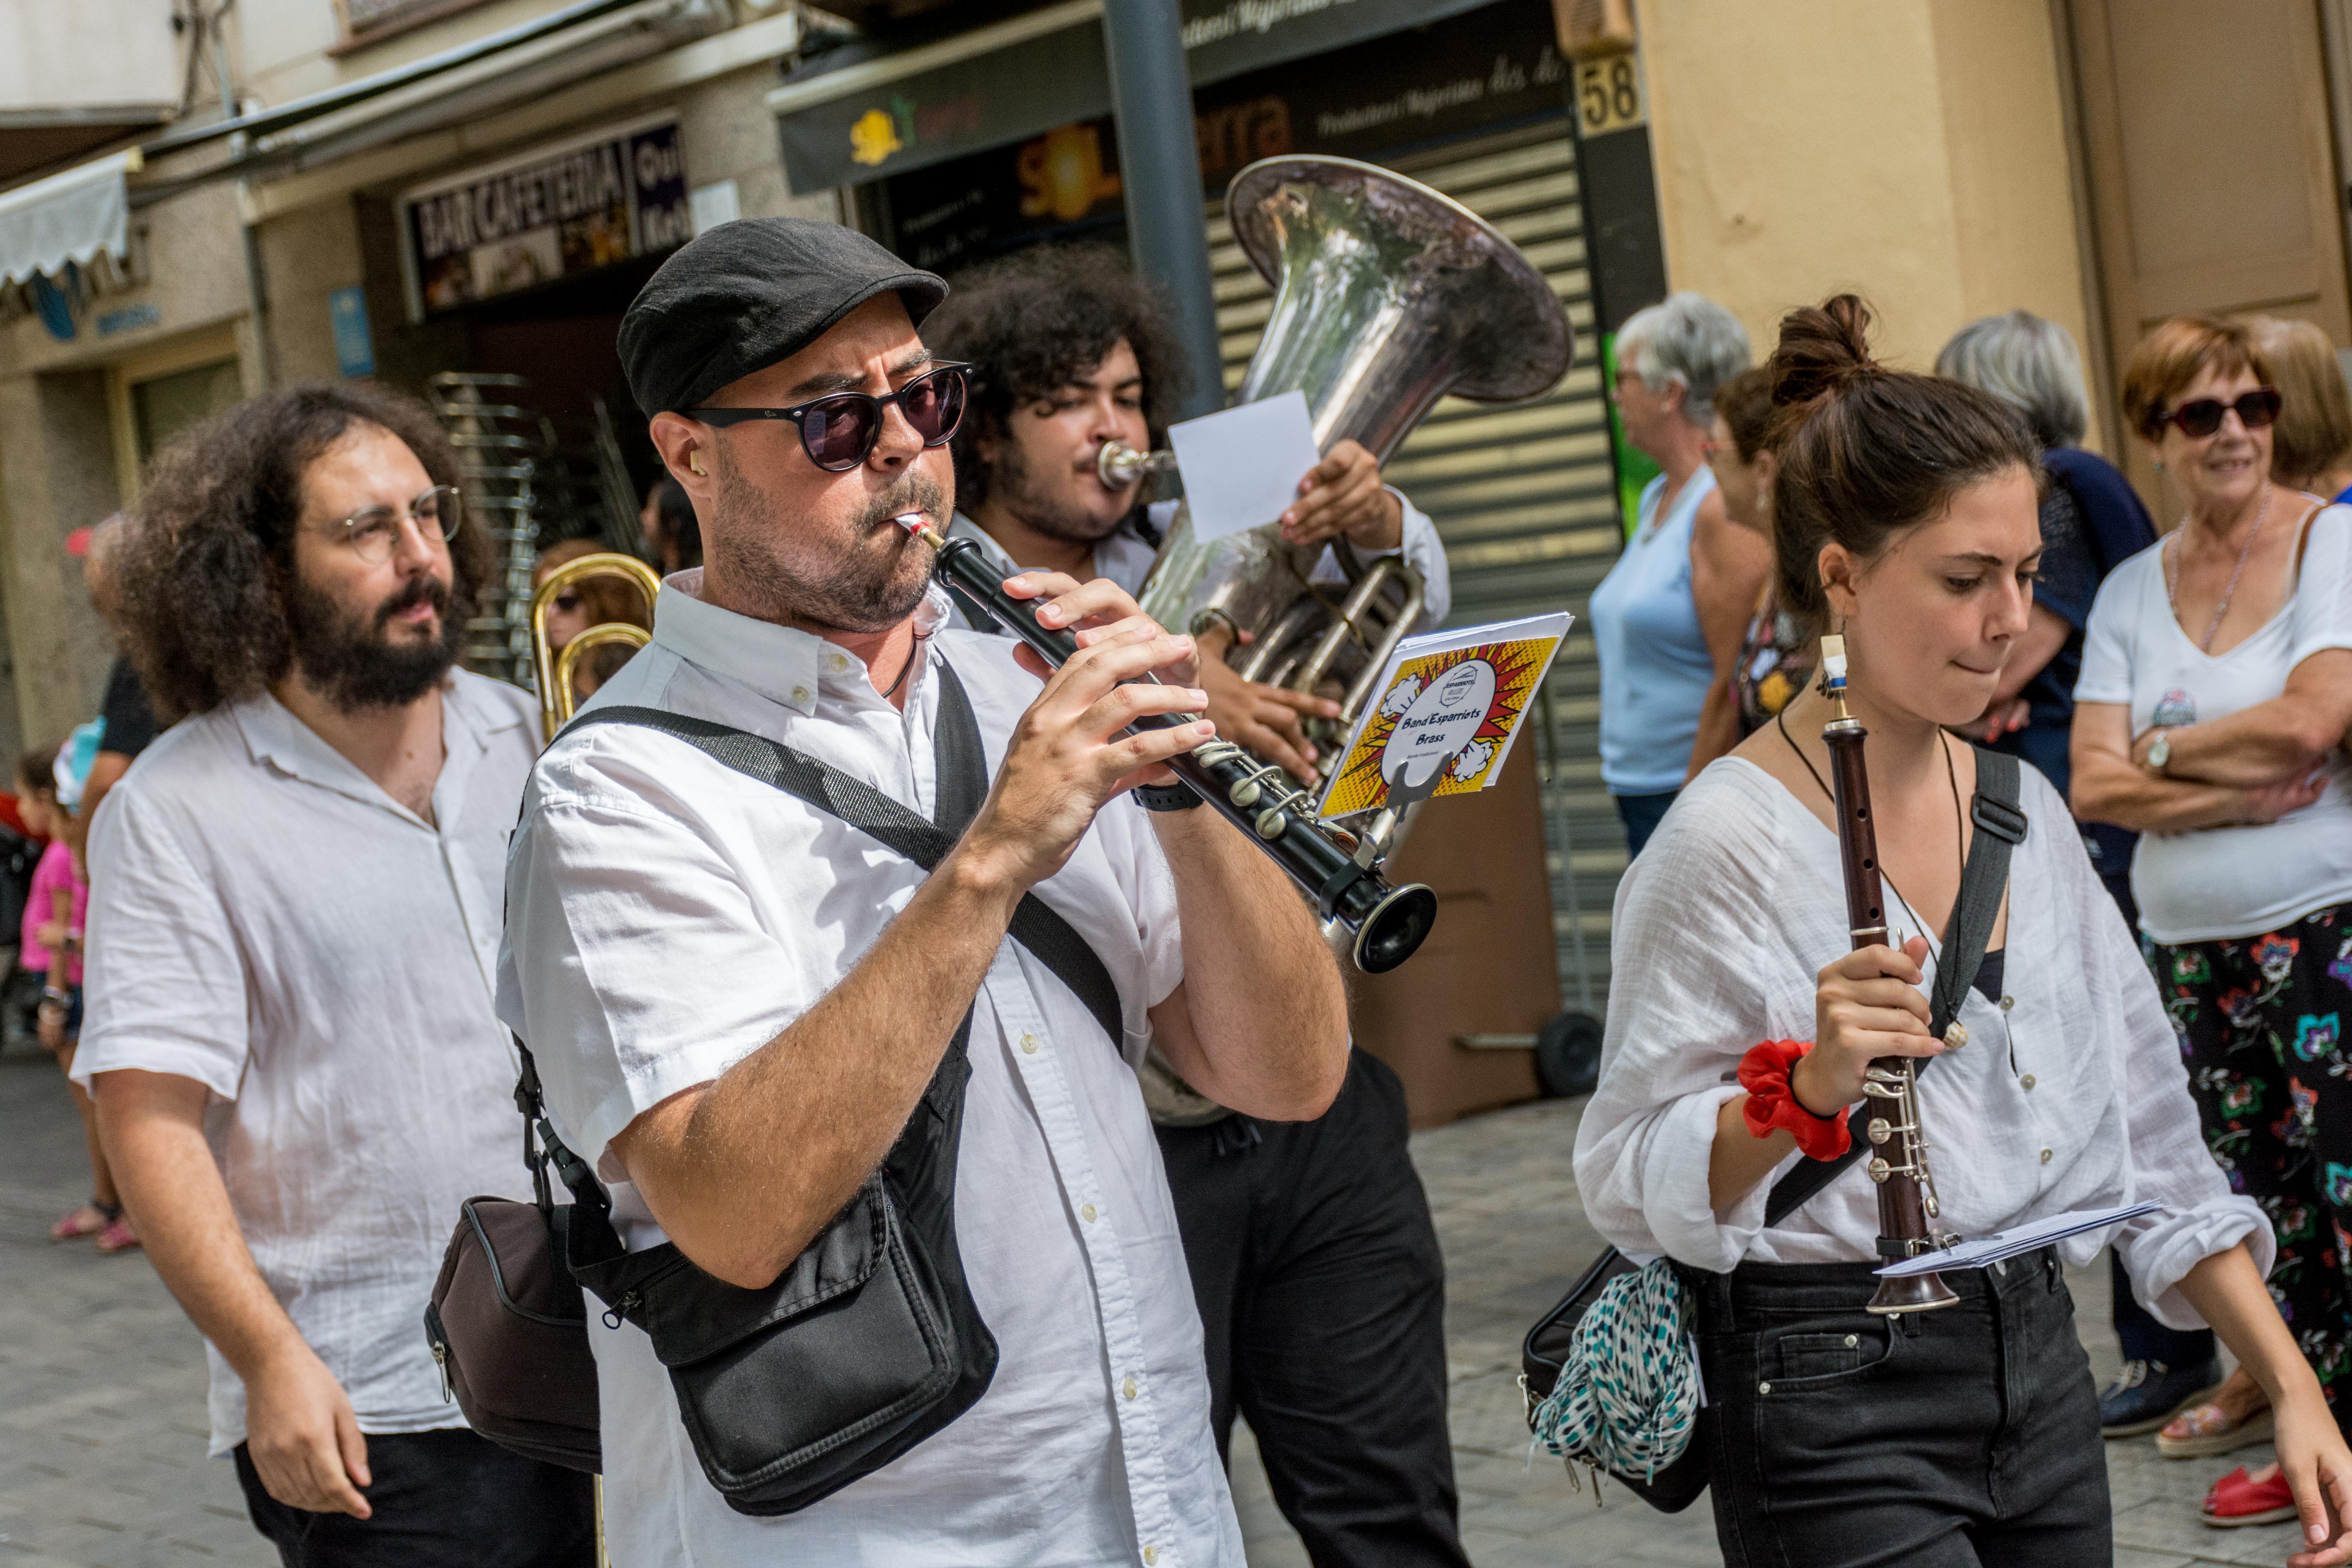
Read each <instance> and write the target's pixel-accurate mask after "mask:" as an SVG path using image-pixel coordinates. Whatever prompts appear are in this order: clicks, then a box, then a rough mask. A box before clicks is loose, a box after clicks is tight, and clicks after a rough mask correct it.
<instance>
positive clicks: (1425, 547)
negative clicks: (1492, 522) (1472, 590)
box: [948, 485, 1454, 631]
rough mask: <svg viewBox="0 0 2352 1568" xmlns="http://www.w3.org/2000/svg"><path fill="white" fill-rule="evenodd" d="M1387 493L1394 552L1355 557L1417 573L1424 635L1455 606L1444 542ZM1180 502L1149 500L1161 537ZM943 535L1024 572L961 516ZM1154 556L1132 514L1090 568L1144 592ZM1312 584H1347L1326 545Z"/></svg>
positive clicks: (958, 619) (1422, 516) (960, 618)
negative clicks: (1395, 563)
mask: <svg viewBox="0 0 2352 1568" xmlns="http://www.w3.org/2000/svg"><path fill="white" fill-rule="evenodd" d="M1386 489H1388V492H1389V494H1391V495H1392V496H1394V497H1396V499H1397V504H1399V505H1400V506H1402V507H1403V508H1404V536H1403V538H1402V539H1401V540H1400V541H1399V542H1398V543H1397V548H1396V549H1394V550H1377V551H1360V552H1358V553H1360V554H1362V555H1364V556H1365V557H1366V558H1367V559H1370V560H1378V559H1380V557H1381V556H1383V555H1402V556H1403V557H1404V559H1405V564H1406V565H1408V566H1411V567H1412V569H1413V570H1414V571H1416V572H1419V573H1420V574H1421V581H1422V591H1421V621H1420V624H1419V625H1417V626H1413V627H1412V628H1410V629H1412V630H1413V631H1425V630H1427V629H1428V628H1429V627H1431V626H1435V625H1437V624H1438V623H1439V622H1440V621H1443V620H1444V618H1445V613H1446V612H1447V611H1448V610H1451V609H1452V608H1453V607H1454V577H1453V574H1452V572H1451V570H1450V569H1449V568H1448V566H1447V564H1446V561H1445V542H1444V540H1442V539H1440V538H1438V536H1437V525H1436V524H1435V523H1433V522H1432V521H1429V514H1428V513H1427V512H1424V511H1423V510H1421V509H1420V508H1419V507H1417V506H1415V505H1413V504H1412V501H1410V500H1406V499H1405V494H1404V492H1403V491H1402V490H1401V489H1397V488H1396V487H1395V486H1393V485H1391V486H1388V487H1386ZM1181 504H1182V503H1181V502H1179V501H1172V500H1159V501H1153V502H1152V503H1151V505H1150V509H1149V510H1148V511H1147V512H1146V513H1145V515H1146V517H1147V518H1148V519H1149V520H1150V523H1151V526H1152V527H1153V528H1154V529H1156V530H1157V531H1159V532H1160V535H1161V536H1162V537H1163V538H1164V537H1166V535H1167V532H1168V530H1169V528H1170V527H1171V526H1172V525H1173V524H1174V522H1175V521H1176V509H1177V507H1178V506H1180V505H1181ZM948 532H949V533H950V534H952V535H953V536H954V537H956V538H958V539H969V540H971V542H973V543H975V544H978V545H979V546H980V547H981V549H982V551H983V552H986V553H987V555H988V558H989V559H990V560H991V561H993V562H995V563H997V564H998V565H999V566H1002V567H1003V568H1004V574H1005V575H1006V576H1008V577H1010V576H1012V575H1013V574H1014V573H1016V572H1019V571H1021V570H1023V568H1022V567H1020V566H1019V565H1018V564H1016V563H1014V562H1013V557H1012V556H1011V555H1010V554H1008V553H1007V552H1006V551H1005V549H1004V547H1003V545H1001V544H999V543H997V542H996V541H995V540H993V539H992V538H990V537H989V535H988V531H986V530H985V529H983V528H982V527H981V526H980V524H978V523H976V522H974V521H971V519H970V518H968V517H966V516H965V515H964V514H963V513H961V512H958V513H956V514H955V519H954V521H952V522H951V523H950V525H949V527H948ZM1159 557H1160V547H1159V546H1158V545H1156V544H1152V543H1150V542H1147V541H1146V540H1145V539H1144V537H1143V535H1142V534H1141V533H1139V532H1138V531H1136V527H1135V520H1134V518H1133V516H1132V515H1129V517H1126V518H1123V519H1121V520H1120V521H1119V525H1118V527H1117V528H1115V529H1113V530H1112V531H1110V532H1109V533H1108V534H1107V535H1105V536H1104V537H1103V538H1102V539H1099V540H1097V542H1095V570H1096V571H1097V572H1098V573H1100V574H1102V575H1103V576H1105V577H1108V578H1109V579H1110V580H1111V581H1112V582H1114V583H1116V584H1118V585H1119V586H1120V587H1122V588H1124V589H1126V590H1127V591H1128V592H1129V594H1138V593H1141V592H1142V591H1143V580H1144V578H1145V577H1147V576H1149V575H1150V573H1151V563H1152V562H1154V561H1156V560H1158V559H1159ZM1314 580H1315V581H1316V582H1318V583H1322V584H1340V583H1345V582H1346V581H1347V577H1346V575H1345V574H1343V573H1341V571H1340V570H1339V556H1338V554H1337V553H1336V552H1333V551H1332V549H1331V548H1330V547H1329V546H1328V545H1326V546H1325V547H1324V550H1323V553H1322V554H1321V555H1319V556H1318V557H1317V558H1316V561H1315V572H1314ZM952 613H953V615H954V617H955V624H956V625H957V626H969V625H970V624H971V623H970V622H969V621H967V620H966V619H965V618H964V615H963V610H962V608H961V606H955V607H953V610H952ZM1175 629H1177V630H1179V631H1181V630H1182V629H1183V628H1182V627H1181V626H1179V627H1177V628H1175Z"/></svg>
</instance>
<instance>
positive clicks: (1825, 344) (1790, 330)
mask: <svg viewBox="0 0 2352 1568" xmlns="http://www.w3.org/2000/svg"><path fill="white" fill-rule="evenodd" d="M1768 365H1769V369H1770V371H1771V373H1772V401H1773V403H1774V404H1775V405H1778V406H1780V407H1782V408H1791V407H1793V408H1805V407H1809V406H1810V405H1813V404H1815V403H1818V402H1820V401H1821V400H1822V398H1824V397H1828V396H1832V395H1835V394H1837V393H1839V392H1843V390H1844V389H1845V388H1846V387H1848V386H1851V385H1852V384H1854V383H1855V382H1857V381H1860V380H1862V379H1863V378H1864V377H1865V376H1871V375H1876V374H1880V373H1881V368H1882V367H1881V366H1880V365H1879V363H1878V362H1877V361H1876V360H1874V359H1873V358H1871V357H1870V307H1869V306H1867V305H1865V304H1864V303H1863V302H1862V300H1860V299H1858V298H1856V297H1855V296H1854V295H1852V294H1840V295H1837V296H1836V297H1834V298H1833V299H1831V300H1825V301H1824V302H1822V304H1820V305H1817V306H1816V305H1808V306H1806V307H1805V308H1804V309H1802V310H1791V311H1790V312H1789V313H1788V314H1787V315H1785V316H1783V317H1781V318H1780V346H1779V347H1777V348H1775V349H1774V350H1773V351H1772V357H1771V359H1770V360H1769V362H1768Z"/></svg>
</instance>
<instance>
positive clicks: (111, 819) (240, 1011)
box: [74, 671, 538, 1455]
mask: <svg viewBox="0 0 2352 1568" xmlns="http://www.w3.org/2000/svg"><path fill="white" fill-rule="evenodd" d="M441 714H442V721H441V737H442V743H443V746H444V749H445V751H446V757H445V759H444V761H443V762H442V764H441V776H440V778H439V779H438V780H437V781H436V784H434V789H433V816H434V821H433V822H431V823H428V822H426V821H425V819H424V818H422V817H420V816H417V815H416V814H415V813H414V812H412V811H410V810H409V809H408V808H407V807H406V806H404V805H401V804H400V803H399V802H397V801H395V800H394V799H393V798H392V797H391V796H390V795H386V794H385V793H384V792H383V789H382V788H381V787H379V786H378V785H377V784H376V783H375V782H374V781H373V779H370V778H369V777H368V776H367V775H366V774H364V773H361V772H360V770H359V769H358V768H357V767H355V766H354V765H352V763H350V762H349V761H348V760H346V759H345V758H344V757H343V756H342V755H341V753H340V752H337V751H335V749H334V748H333V747H331V746H330V745H328V744H327V742H324V741H323V740H320V738H319V736H318V734H317V733H316V732H315V731H312V730H311V729H310V727H309V726H308V725H306V724H304V723H303V722H302V721H300V720H299V719H297V718H296V717H295V716H294V715H293V714H292V713H291V712H289V711H288V710H287V709H286V708H285V706H284V705H283V704H281V703H280V702H278V700H277V699H276V698H274V697H268V696H262V697H257V698H255V699H253V700H250V701H247V702H240V703H236V704H235V705H233V706H229V707H224V708H217V709H215V710H213V711H211V712H209V713H205V714H201V715H198V716H196V717H194V718H191V719H187V720H184V721H182V722H181V723H179V724H178V725H176V726H174V727H173V729H171V730H169V731H166V732H165V733H164V734H163V737H162V738H161V739H159V740H157V741H156V742H155V743H154V744H153V745H152V746H150V747H149V748H148V749H147V750H146V751H145V752H142V753H141V754H140V757H139V762H138V764H137V765H136V766H134V767H133V768H132V769H131V771H130V772H129V773H125V774H124V775H123V776H122V782H121V784H117V785H116V786H115V787H114V791H113V793H112V794H110V795H108V796H107V799H106V808H105V809H104V810H103V811H101V812H100V814H99V817H98V821H97V823H96V825H95V828H94V831H93V832H92V833H91V835H90V844H89V859H90V873H91V874H90V884H91V892H90V906H89V1016H88V1018H87V1019H86V1020H85V1021H84V1023H83V1026H82V1036H81V1049H80V1051H79V1054H77V1056H76V1057H75V1058H74V1078H75V1079H76V1080H77V1081H79V1082H80V1083H82V1084H85V1085H87V1084H88V1083H89V1081H90V1080H91V1079H92V1078H93V1077H94V1076H95V1075H97V1074H99V1073H105V1072H112V1071H114V1070H116V1069H117V1068H142V1069H143V1070H145V1071H148V1072H157V1073H170V1074H173V1075H174V1076H176V1077H180V1078H187V1079H194V1080H195V1081H196V1082H198V1083H201V1084H203V1085H204V1086H205V1089H208V1090H210V1091H211V1101H210V1105H209V1109H208V1110H206V1112H205V1134H206V1137H207V1140H208V1141H209V1142H210V1143H211V1145H212V1151H213V1157H214V1159H215V1160H216V1161H217V1162H218V1163H219V1164H220V1169H221V1178H222V1181H223V1183H224V1184H226V1187H227V1189H228V1197H229V1205H230V1206H231V1208H232V1209H233V1210H234V1211H235V1213H236V1223H237V1228H238V1230H239V1231H240V1232H241V1233H243V1235H244V1237H245V1242H246V1246H247V1248H248V1249H250V1250H251V1252H252V1254H253V1261H254V1265H255V1267H256V1268H258V1269H259V1270H260V1271H261V1277H262V1279H264V1280H265V1281H267V1282H268V1286H269V1290H270V1294H272V1295H273V1296H275V1297H277V1299H278V1303H279V1304H280V1305H281V1306H283V1307H284V1308H285V1309H286V1312H287V1315H288V1316H289V1317H290V1318H291V1319H292V1320H293V1321H294V1326H295V1328H296V1329H297V1330H299V1331H300V1332H301V1335H302V1339H303V1341H304V1342H305V1343H307V1344H309V1345H310V1348H311V1349H312V1350H313V1351H316V1352H318V1354H319V1359H320V1360H321V1361H322V1362H324V1363H326V1366H327V1370H328V1371H329V1372H330V1373H333V1374H334V1377H335V1381H336V1382H338V1383H340V1384H342V1386H343V1390H344V1392H345V1393H347V1394H350V1395H351V1400H352V1410H353V1411H354V1413H356V1415H358V1417H359V1425H360V1430H361V1431H362V1432H422V1431H429V1430H432V1429H434V1428H436V1427H445V1426H464V1425H465V1424H466V1418H465V1416H464V1415H462V1414H460V1413H459V1411H458V1409H457V1405H455V1404H453V1403H451V1402H450V1401H449V1399H448V1398H447V1397H446V1395H445V1394H444V1393H443V1392H442V1385H441V1379H440V1375H439V1373H438V1372H437V1370H436V1368H435V1366H434V1364H433V1360H432V1357H431V1356H430V1355H429V1354H428V1353H427V1352H426V1351H425V1329H424V1314H425V1303H426V1301H427V1300H429V1299H430V1298H431V1296H432V1292H433V1280H434V1278H435V1276H436V1274H437V1273H438V1272H439V1271H440V1268H441V1255H442V1252H443V1250H444V1248H446V1247H447V1246H448V1242H449V1233H450V1231H451V1230H452V1229H453V1228H454V1227H455V1226H456V1225H457V1209H458V1205H460V1204H462V1203H463V1202H464V1201H465V1200H466V1199H467V1198H469V1197H473V1196H475V1195H477V1194H495V1195H499V1196H504V1197H514V1198H527V1197H529V1196H530V1177H529V1175H528V1174H527V1173H526V1172H525V1171H524V1169H523V1163H522V1119H521V1118H520V1116H519V1115H517V1114H516V1111H515V1105H514V1082H515V1068H516V1062H515V1055H514V1048H513V1046H512V1044H511V1043H510V1042H509V1040H508V1038H507V1033H506V1030H505V1029H504V1028H502V1027H500V1026H499V1021H498V1016H497V1015H496V1014H495V1013H494V1012H493V1011H492V1010H491V987H492V985H493V984H494V982H495V980H496V977H497V973H498V953H499V903H500V899H501V897H502V889H501V886H500V870H501V868H502V867H503V866H504V864H505V861H506V841H507V835H508V834H509V833H510V832H512V831H513V828H514V822H515V809H516V806H517V805H518V804H519V803H520V800H521V798H522V786H523V779H524V777H525V775H526V774H527V773H529V771H530V763H531V758H532V756H533V754H534V753H535V752H537V750H538V744H537V734H538V731H537V717H536V714H535V713H534V711H533V710H532V707H531V701H530V697H529V696H528V695H527V694H525V693H524V692H521V691H519V690H517V689H515V688H513V687H511V686H507V685H503V684H501V683H500V682H498V681H494V680H488V679H483V678H482V677H480V676H478V675H469V674H467V673H465V672H464V671H457V672H455V673H453V674H452V676H451V678H450V684H449V685H448V686H447V687H446V689H445V690H444V695H443V698H442V704H441ZM205 1353H206V1356H207V1358H208V1360H209V1362H210V1363H211V1368H212V1398H211V1405H212V1452H213V1453H214V1454H215V1455H219V1454H226V1453H227V1452H228V1451H229V1450H230V1449H232V1448H234V1447H236V1445H237V1444H239V1443H241V1442H243V1441H244V1440H245V1385H244V1384H242V1383H241V1382H239V1381H238V1379H237V1376H236V1373H235V1372H234V1371H232V1370H231V1369H230V1367H229V1364H228V1363H227V1362H226V1361H225V1360H223V1359H222V1357H221V1354H220V1352H218V1351H216V1350H215V1349H213V1348H212V1346H211V1344H210V1343H209V1342H207V1343H206V1345H205Z"/></svg>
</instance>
